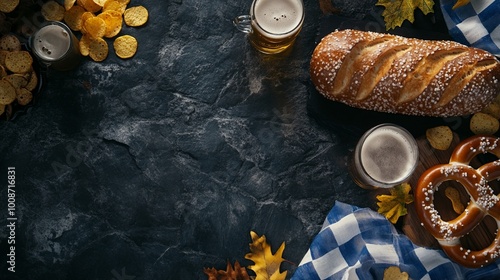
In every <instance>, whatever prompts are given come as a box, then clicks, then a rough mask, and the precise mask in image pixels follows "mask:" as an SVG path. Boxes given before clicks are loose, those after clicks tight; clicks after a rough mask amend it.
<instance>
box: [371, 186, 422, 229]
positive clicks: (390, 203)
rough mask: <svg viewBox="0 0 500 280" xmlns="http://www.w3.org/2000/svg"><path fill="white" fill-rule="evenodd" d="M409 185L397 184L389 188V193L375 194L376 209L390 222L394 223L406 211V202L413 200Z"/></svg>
mask: <svg viewBox="0 0 500 280" xmlns="http://www.w3.org/2000/svg"><path fill="white" fill-rule="evenodd" d="M410 191H411V186H410V185H409V184H407V183H403V184H401V185H397V186H396V187H394V188H392V189H391V190H390V192H391V194H390V195H387V194H381V195H377V199H378V201H379V202H377V205H378V207H379V209H378V210H377V211H378V212H379V213H380V214H382V215H384V216H385V217H386V218H387V219H388V220H389V221H390V222H391V223H393V224H395V223H396V222H397V221H398V219H399V217H401V216H404V215H406V214H407V213H408V210H407V209H406V204H410V203H412V202H413V196H412V195H411V194H410Z"/></svg>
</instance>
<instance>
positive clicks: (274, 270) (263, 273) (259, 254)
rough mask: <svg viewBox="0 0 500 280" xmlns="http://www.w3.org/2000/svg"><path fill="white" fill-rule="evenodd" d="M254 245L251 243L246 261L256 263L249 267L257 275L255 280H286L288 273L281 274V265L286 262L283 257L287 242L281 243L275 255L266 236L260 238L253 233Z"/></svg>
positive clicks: (251, 234) (251, 233)
mask: <svg viewBox="0 0 500 280" xmlns="http://www.w3.org/2000/svg"><path fill="white" fill-rule="evenodd" d="M250 236H251V237H252V243H250V252H251V253H248V254H246V255H245V259H248V260H251V261H253V262H254V265H250V266H248V268H249V269H251V270H253V271H254V272H255V274H256V278H255V280H284V279H285V278H286V274H287V271H284V272H280V265H281V263H282V262H283V261H284V260H285V259H283V257H282V254H283V250H285V242H283V243H281V246H280V247H279V248H278V250H277V251H276V253H275V254H273V253H272V252H271V246H270V245H269V244H268V243H267V242H266V237H265V236H264V235H262V236H260V237H259V236H258V235H257V234H256V233H255V232H253V231H251V232H250Z"/></svg>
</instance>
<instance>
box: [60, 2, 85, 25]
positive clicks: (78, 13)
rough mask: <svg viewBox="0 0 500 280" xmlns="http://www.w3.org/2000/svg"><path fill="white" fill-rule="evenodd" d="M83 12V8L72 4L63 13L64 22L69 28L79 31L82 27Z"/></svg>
mask: <svg viewBox="0 0 500 280" xmlns="http://www.w3.org/2000/svg"><path fill="white" fill-rule="evenodd" d="M84 13H85V9H84V8H82V7H80V6H73V7H71V8H70V9H69V10H68V11H66V13H65V14H64V22H66V24H67V25H68V27H69V28H71V30H73V31H80V30H81V29H82V16H83V14H84Z"/></svg>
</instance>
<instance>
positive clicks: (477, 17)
mask: <svg viewBox="0 0 500 280" xmlns="http://www.w3.org/2000/svg"><path fill="white" fill-rule="evenodd" d="M455 3H456V0H441V10H442V12H443V16H444V20H445V22H446V25H447V26H448V30H449V33H450V35H451V37H452V38H453V39H454V40H455V41H457V42H460V43H462V44H464V45H468V46H472V47H476V48H479V49H483V50H486V51H489V52H490V53H492V54H494V55H496V56H497V57H498V56H500V0H470V3H468V4H467V5H465V6H462V7H459V8H455V9H452V7H453V5H455Z"/></svg>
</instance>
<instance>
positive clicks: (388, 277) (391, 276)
mask: <svg viewBox="0 0 500 280" xmlns="http://www.w3.org/2000/svg"><path fill="white" fill-rule="evenodd" d="M409 278H410V275H409V274H408V273H407V272H404V271H403V272H401V269H400V268H399V267H397V266H389V267H388V268H386V269H385V270H384V278H383V280H408V279H409Z"/></svg>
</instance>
